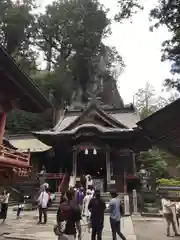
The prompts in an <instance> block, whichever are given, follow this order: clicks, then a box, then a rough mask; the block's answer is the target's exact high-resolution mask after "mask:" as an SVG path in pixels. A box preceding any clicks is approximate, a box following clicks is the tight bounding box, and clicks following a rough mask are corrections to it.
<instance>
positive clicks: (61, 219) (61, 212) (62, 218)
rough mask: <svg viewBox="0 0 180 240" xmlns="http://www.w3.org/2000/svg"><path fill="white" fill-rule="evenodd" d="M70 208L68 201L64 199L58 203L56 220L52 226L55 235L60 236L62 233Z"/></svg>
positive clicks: (69, 214) (69, 216) (69, 215)
mask: <svg viewBox="0 0 180 240" xmlns="http://www.w3.org/2000/svg"><path fill="white" fill-rule="evenodd" d="M71 213H72V208H71V206H70V203H69V202H68V201H65V202H63V203H61V204H60V206H59V209H58V212H57V222H58V224H56V225H55V226H54V233H55V235H57V236H60V235H62V234H63V233H64V231H65V229H66V224H67V221H68V220H69V219H70V218H71Z"/></svg>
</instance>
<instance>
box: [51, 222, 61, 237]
mask: <svg viewBox="0 0 180 240" xmlns="http://www.w3.org/2000/svg"><path fill="white" fill-rule="evenodd" d="M53 231H54V234H55V235H56V236H61V235H62V231H61V228H60V226H59V224H56V225H54V228H53Z"/></svg>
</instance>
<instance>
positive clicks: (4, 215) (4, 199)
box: [1, 190, 10, 222]
mask: <svg viewBox="0 0 180 240" xmlns="http://www.w3.org/2000/svg"><path fill="white" fill-rule="evenodd" d="M9 198H10V193H8V192H7V191H6V190H5V191H4V192H3V194H2V196H1V219H3V222H5V220H6V218H7V211H8V203H9Z"/></svg>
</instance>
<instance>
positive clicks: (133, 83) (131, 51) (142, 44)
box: [37, 0, 170, 103]
mask: <svg viewBox="0 0 180 240" xmlns="http://www.w3.org/2000/svg"><path fill="white" fill-rule="evenodd" d="M50 2H51V0H37V3H38V4H40V5H41V9H42V7H44V6H45V5H46V4H48V3H50ZM101 2H102V3H103V4H104V5H105V6H106V7H108V8H110V10H111V11H110V15H113V14H114V13H115V12H116V11H117V5H116V3H117V1H116V0H111V1H110V0H101ZM142 2H143V5H144V10H143V11H140V12H139V13H137V14H136V15H135V16H134V17H133V22H132V23H130V22H128V21H126V22H125V23H124V24H119V23H113V24H112V35H111V36H110V37H109V38H108V39H107V40H105V42H106V43H107V44H109V45H112V46H116V48H117V50H118V51H119V52H120V54H121V55H122V56H123V59H124V61H125V64H126V68H125V71H124V73H123V74H122V75H121V76H120V77H119V79H118V86H119V89H120V93H121V96H122V97H123V99H124V101H125V102H126V103H128V102H132V100H133V95H134V94H135V93H136V92H137V90H138V89H139V88H142V87H144V86H145V83H146V82H149V83H150V84H152V85H153V86H154V87H155V89H156V90H157V91H159V92H160V91H161V88H162V82H163V80H164V79H165V78H166V77H167V76H169V75H170V73H169V63H167V62H166V63H162V62H161V61H160V58H161V43H162V41H163V40H165V39H167V38H169V36H170V34H169V33H168V31H167V29H166V28H165V27H164V28H163V27H162V28H160V29H159V30H155V31H154V32H153V33H152V32H150V31H149V25H150V23H149V11H150V9H152V7H153V6H154V5H155V4H156V3H157V2H158V0H151V1H149V0H143V1H142Z"/></svg>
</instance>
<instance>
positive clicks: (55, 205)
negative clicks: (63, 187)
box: [48, 192, 123, 212]
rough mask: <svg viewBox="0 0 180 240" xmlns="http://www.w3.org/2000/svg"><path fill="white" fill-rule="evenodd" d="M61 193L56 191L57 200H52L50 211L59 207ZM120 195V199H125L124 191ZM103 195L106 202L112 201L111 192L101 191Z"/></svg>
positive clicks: (54, 210)
mask: <svg viewBox="0 0 180 240" xmlns="http://www.w3.org/2000/svg"><path fill="white" fill-rule="evenodd" d="M60 195H61V194H60V193H59V192H56V193H55V196H56V198H55V200H54V201H53V202H52V205H51V206H50V207H49V208H48V211H52V212H56V211H57V209H58V207H59V203H60ZM119 195H120V199H122V200H123V193H119ZM101 197H102V199H103V200H104V201H105V202H106V204H108V202H109V201H110V199H111V195H110V193H109V192H103V193H101Z"/></svg>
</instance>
